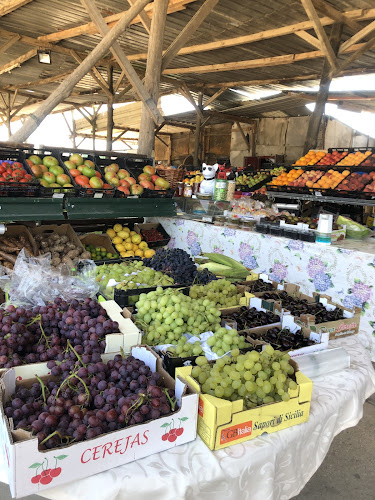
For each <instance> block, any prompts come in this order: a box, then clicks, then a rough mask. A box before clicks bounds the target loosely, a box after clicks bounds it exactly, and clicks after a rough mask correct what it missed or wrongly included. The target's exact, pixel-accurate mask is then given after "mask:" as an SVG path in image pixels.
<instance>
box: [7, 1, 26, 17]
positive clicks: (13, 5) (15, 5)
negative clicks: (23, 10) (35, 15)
mask: <svg viewBox="0 0 375 500" xmlns="http://www.w3.org/2000/svg"><path fill="white" fill-rule="evenodd" d="M30 2H32V0H3V1H2V2H1V3H2V5H1V6H0V17H3V16H6V15H7V14H10V13H11V12H13V11H15V10H17V9H19V8H20V7H23V6H24V5H26V4H28V3H30Z"/></svg>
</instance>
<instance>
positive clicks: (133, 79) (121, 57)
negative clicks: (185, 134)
mask: <svg viewBox="0 0 375 500" xmlns="http://www.w3.org/2000/svg"><path fill="white" fill-rule="evenodd" d="M81 3H82V5H84V7H85V8H86V10H87V12H88V13H89V15H90V17H91V19H92V20H93V22H94V24H95V26H96V27H97V28H98V30H99V31H100V33H101V35H102V36H105V35H107V34H108V33H110V31H111V30H110V29H109V28H108V26H107V24H106V22H105V21H104V18H103V17H102V15H101V14H100V12H99V9H98V8H97V7H96V5H95V3H94V2H93V1H92V0H81ZM110 51H111V53H112V54H113V56H114V57H115V59H116V60H117V62H118V64H119V65H120V68H121V69H122V71H123V72H124V73H125V74H126V77H127V79H128V80H129V82H130V83H131V84H132V86H133V88H134V89H135V91H136V92H137V94H138V96H139V98H140V99H141V100H142V102H143V103H144V105H145V106H146V108H147V109H148V111H149V113H150V115H151V116H152V119H153V120H154V122H155V123H156V124H159V123H161V122H162V121H163V117H162V115H161V114H160V111H159V110H158V108H157V105H156V104H155V103H154V101H153V99H152V98H151V96H150V94H149V93H148V92H147V91H146V88H145V87H144V85H143V83H142V81H141V79H140V78H139V76H138V74H137V72H136V71H135V69H134V68H133V66H132V65H131V63H130V62H129V60H128V59H127V57H126V55H125V53H124V51H123V50H122V48H121V46H120V44H119V43H118V42H117V41H115V42H114V43H113V45H112V46H111V48H110ZM111 97H112V96H111Z"/></svg>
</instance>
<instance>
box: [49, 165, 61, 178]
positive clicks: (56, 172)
mask: <svg viewBox="0 0 375 500" xmlns="http://www.w3.org/2000/svg"><path fill="white" fill-rule="evenodd" d="M49 171H50V172H51V173H52V174H53V175H55V176H56V177H57V176H58V175H60V174H63V173H64V169H63V168H62V167H60V166H59V165H54V166H53V167H50V168H49Z"/></svg>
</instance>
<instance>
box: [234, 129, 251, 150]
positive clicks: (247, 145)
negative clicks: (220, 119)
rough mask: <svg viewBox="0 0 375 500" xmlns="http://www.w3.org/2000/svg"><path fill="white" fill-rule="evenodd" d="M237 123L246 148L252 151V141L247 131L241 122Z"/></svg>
mask: <svg viewBox="0 0 375 500" xmlns="http://www.w3.org/2000/svg"><path fill="white" fill-rule="evenodd" d="M236 125H237V128H238V130H239V131H240V134H241V137H242V139H243V141H244V143H245V145H246V149H247V152H248V153H250V142H249V140H248V138H247V136H246V135H245V132H244V131H243V128H242V127H241V123H240V122H236Z"/></svg>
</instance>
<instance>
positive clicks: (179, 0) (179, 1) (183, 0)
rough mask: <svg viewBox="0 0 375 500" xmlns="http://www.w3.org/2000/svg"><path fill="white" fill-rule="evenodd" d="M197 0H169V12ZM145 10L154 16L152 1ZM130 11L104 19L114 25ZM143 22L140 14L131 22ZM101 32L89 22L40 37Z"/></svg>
mask: <svg viewBox="0 0 375 500" xmlns="http://www.w3.org/2000/svg"><path fill="white" fill-rule="evenodd" d="M194 1H195V0H169V5H168V11H167V13H168V14H171V13H172V12H178V11H180V10H183V9H185V4H187V3H191V2H194ZM144 10H145V12H146V13H147V15H150V16H152V11H153V4H152V3H150V4H148V5H146V7H145V9H144ZM125 12H128V11H122V12H119V13H118V14H113V15H111V16H107V17H105V18H104V21H105V22H106V24H107V25H108V27H109V28H112V27H114V26H115V25H116V24H117V22H118V20H119V19H120V18H121V17H122V16H123V14H125ZM140 22H141V18H140V17H139V16H137V17H135V18H134V19H133V20H132V22H131V23H130V24H137V23H140ZM97 33H99V31H98V28H97V27H96V26H95V23H93V22H91V23H87V24H83V25H81V26H76V27H75V28H69V29H66V30H61V31H57V32H56V33H51V34H49V35H43V36H40V37H38V40H39V41H42V42H58V41H60V40H65V39H67V38H73V37H76V36H80V35H95V34H97Z"/></svg>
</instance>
